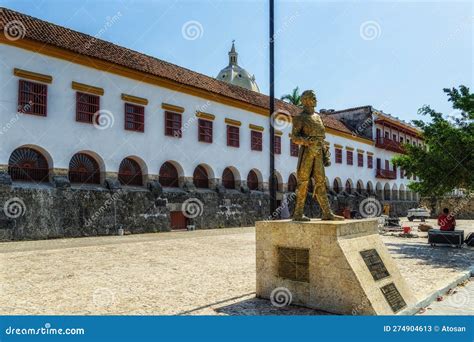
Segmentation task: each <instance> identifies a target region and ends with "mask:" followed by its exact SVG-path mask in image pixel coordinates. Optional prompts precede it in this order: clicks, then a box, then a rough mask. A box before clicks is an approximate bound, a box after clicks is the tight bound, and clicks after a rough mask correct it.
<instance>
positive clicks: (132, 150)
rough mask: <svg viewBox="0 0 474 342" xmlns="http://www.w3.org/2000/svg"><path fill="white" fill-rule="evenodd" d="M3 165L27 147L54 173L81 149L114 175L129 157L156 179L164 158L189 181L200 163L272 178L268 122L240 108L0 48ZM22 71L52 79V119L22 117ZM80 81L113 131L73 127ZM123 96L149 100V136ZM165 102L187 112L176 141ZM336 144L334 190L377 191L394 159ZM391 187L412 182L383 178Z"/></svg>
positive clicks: (292, 161)
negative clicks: (235, 134)
mask: <svg viewBox="0 0 474 342" xmlns="http://www.w3.org/2000/svg"><path fill="white" fill-rule="evenodd" d="M0 56H1V58H2V62H3V63H0V79H1V80H2V82H1V90H2V91H1V92H0V125H1V126H0V141H1V144H0V164H3V165H6V164H8V159H9V157H10V154H11V153H12V152H13V151H14V150H15V149H16V148H18V147H20V146H23V145H34V146H38V147H40V148H41V149H43V150H45V151H47V152H48V154H49V155H50V157H51V159H52V161H53V165H52V167H54V168H64V169H67V168H68V166H69V161H70V159H71V157H72V156H73V155H74V154H75V153H77V152H80V151H92V152H94V153H95V154H96V155H98V156H99V157H100V159H102V161H103V164H104V168H105V170H106V171H107V172H117V171H118V168H119V165H120V162H121V161H122V160H123V159H124V158H126V157H129V156H134V157H136V158H138V159H140V160H142V161H143V163H144V164H145V165H146V167H147V169H148V173H149V174H158V172H159V168H160V167H161V165H162V164H163V163H164V162H166V161H174V162H175V163H177V164H179V166H180V167H179V168H178V169H181V171H182V174H181V176H186V177H192V175H193V171H194V169H195V168H196V166H198V165H199V164H206V165H207V166H209V167H210V169H211V170H212V173H213V175H211V177H215V178H220V177H221V175H222V172H223V170H224V169H225V168H226V167H228V166H232V167H233V168H234V169H235V170H236V171H237V172H238V174H239V175H238V178H240V179H242V180H246V178H247V174H248V172H249V171H250V170H251V169H257V170H258V171H260V173H261V174H262V176H263V180H264V181H265V182H266V181H268V177H269V172H268V169H269V153H268V151H269V134H268V132H269V118H268V117H267V116H263V115H259V114H255V113H252V112H249V111H245V110H242V109H239V108H235V107H231V106H228V105H224V104H221V103H217V102H212V101H208V100H206V99H202V98H199V97H196V96H192V95H188V94H184V93H180V92H178V91H173V90H170V89H167V88H163V87H159V86H155V85H151V84H148V83H143V82H138V81H136V80H133V79H129V78H126V77H122V76H118V75H115V74H112V73H107V72H103V71H99V70H96V69H93V68H88V67H85V66H82V65H79V64H75V63H71V62H68V61H65V60H61V59H56V58H52V57H48V56H46V55H39V54H33V53H31V52H29V51H27V50H23V49H20V48H16V47H12V46H9V45H4V44H0ZM14 68H20V69H25V70H28V71H32V72H38V73H41V74H46V75H50V76H52V77H53V82H52V84H48V112H47V117H39V116H34V115H27V114H17V104H18V80H19V78H18V77H16V76H14V75H13V69H14ZM72 81H76V82H80V83H85V84H88V85H92V86H96V87H100V88H103V89H104V90H105V94H104V95H103V96H101V99H100V101H101V109H102V110H107V111H110V112H111V113H112V114H113V120H114V124H113V126H111V127H109V128H107V129H104V130H100V129H97V128H95V127H94V126H93V125H90V124H86V123H80V122H76V120H75V116H76V108H75V107H76V91H75V90H73V89H71V82H72ZM121 93H126V94H130V95H135V96H139V97H144V98H147V99H148V100H149V103H148V105H147V106H145V132H144V133H138V132H132V131H127V130H125V129H124V101H123V100H122V99H121V98H120V96H121ZM162 103H169V104H173V105H177V106H181V107H184V108H185V111H184V113H183V136H182V138H174V137H169V136H165V134H164V110H163V109H162V108H161V105H162ZM196 110H200V111H204V112H208V113H212V114H214V115H215V116H216V118H215V120H214V124H213V143H212V144H207V143H203V142H199V141H198V128H197V124H198V120H197V118H196V116H195V113H196ZM225 118H230V119H234V120H238V121H241V122H242V125H241V127H240V147H239V148H233V147H228V146H227V144H226V123H225V122H224V120H225ZM249 124H254V125H259V126H263V127H265V131H264V132H263V151H262V152H258V151H252V150H251V149H250V129H249V127H248V126H249ZM277 129H281V130H282V131H283V135H282V153H281V155H276V158H275V159H276V161H275V165H276V169H277V170H278V172H279V173H280V175H281V178H282V180H283V182H284V183H286V182H287V180H288V177H289V175H290V174H291V173H293V172H295V169H296V163H297V158H296V157H292V156H290V141H289V137H288V133H290V131H291V127H289V126H288V127H286V126H283V127H280V126H279V127H277ZM327 140H328V141H329V142H330V144H331V154H332V165H331V166H330V167H329V168H327V170H326V176H327V177H328V179H329V182H330V185H331V186H332V182H333V180H334V178H335V177H339V178H340V179H341V182H342V186H344V184H345V182H346V180H347V179H351V180H352V182H353V184H354V187H355V186H356V183H357V181H358V180H362V181H363V183H364V185H365V184H367V182H368V181H371V182H372V184H373V186H374V189H375V185H376V183H377V181H379V180H378V179H376V178H375V169H376V158H377V157H380V158H382V160H384V159H385V158H389V159H390V158H391V157H392V156H393V153H392V152H389V151H385V150H381V149H376V148H375V147H374V146H373V145H369V144H365V143H362V142H358V141H354V140H351V139H347V138H344V137H340V136H336V135H331V134H328V135H327ZM334 144H339V145H342V146H344V147H345V146H350V147H353V148H354V165H352V166H349V165H347V164H346V154H345V149H343V163H342V164H336V163H335V162H334ZM357 149H362V150H364V151H366V152H367V151H370V152H373V153H374V168H373V169H368V168H367V155H366V153H364V167H358V166H357ZM380 181H381V182H382V183H383V184H385V183H389V184H390V186H391V187H392V186H393V184H397V188H400V184H401V183H405V184H406V183H408V181H407V180H406V179H405V180H400V179H399V178H398V179H396V180H380Z"/></svg>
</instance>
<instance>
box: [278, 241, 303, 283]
mask: <svg viewBox="0 0 474 342" xmlns="http://www.w3.org/2000/svg"><path fill="white" fill-rule="evenodd" d="M278 276H279V277H282V278H286V279H290V280H295V281H303V282H309V250H308V249H301V248H287V247H278Z"/></svg>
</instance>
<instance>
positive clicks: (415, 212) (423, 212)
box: [407, 208, 430, 222]
mask: <svg viewBox="0 0 474 342" xmlns="http://www.w3.org/2000/svg"><path fill="white" fill-rule="evenodd" d="M429 217H430V212H429V210H428V209H426V208H413V209H408V214H407V218H408V220H409V221H413V220H416V219H420V220H421V222H425V220H426V219H427V218H429Z"/></svg>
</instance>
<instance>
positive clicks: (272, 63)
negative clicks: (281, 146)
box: [269, 0, 277, 215]
mask: <svg viewBox="0 0 474 342" xmlns="http://www.w3.org/2000/svg"><path fill="white" fill-rule="evenodd" d="M274 18H275V3H274V0H270V21H269V24H270V30H269V43H270V44H269V48H270V215H273V214H274V213H275V212H276V209H277V200H276V184H275V155H274V149H275V148H274V146H275V128H274V127H273V119H274V115H273V113H274V112H275V51H274V43H275V41H274V31H275V24H274Z"/></svg>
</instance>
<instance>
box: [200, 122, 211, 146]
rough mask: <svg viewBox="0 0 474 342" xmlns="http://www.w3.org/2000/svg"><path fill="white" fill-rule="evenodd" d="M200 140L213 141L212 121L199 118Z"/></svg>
mask: <svg viewBox="0 0 474 342" xmlns="http://www.w3.org/2000/svg"><path fill="white" fill-rule="evenodd" d="M198 140H199V141H202V142H206V143H212V121H208V120H203V119H199V120H198Z"/></svg>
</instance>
